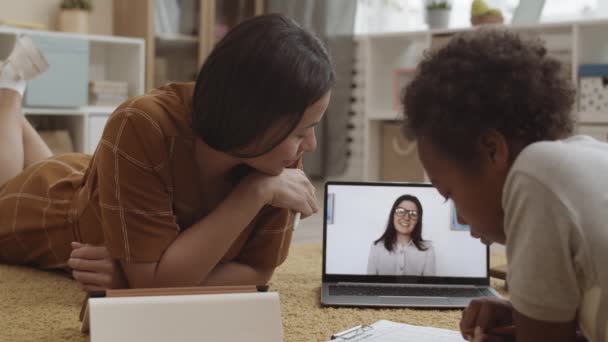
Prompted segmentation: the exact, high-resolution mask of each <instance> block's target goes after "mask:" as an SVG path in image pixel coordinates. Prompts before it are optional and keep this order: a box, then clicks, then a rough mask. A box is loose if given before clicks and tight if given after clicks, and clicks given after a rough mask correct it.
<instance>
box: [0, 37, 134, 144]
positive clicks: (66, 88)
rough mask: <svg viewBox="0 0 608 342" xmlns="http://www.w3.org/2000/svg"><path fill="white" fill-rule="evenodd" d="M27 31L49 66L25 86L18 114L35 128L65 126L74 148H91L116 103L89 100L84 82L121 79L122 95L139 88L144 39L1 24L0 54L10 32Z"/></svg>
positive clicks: (10, 41)
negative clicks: (21, 27) (122, 85)
mask: <svg viewBox="0 0 608 342" xmlns="http://www.w3.org/2000/svg"><path fill="white" fill-rule="evenodd" d="M20 34H27V35H29V36H30V37H32V40H33V41H34V42H35V43H36V45H37V46H39V47H40V49H41V50H42V51H43V52H44V54H45V56H46V57H47V59H48V61H49V64H50V67H49V70H48V71H47V72H46V73H45V74H43V75H41V76H40V77H39V78H36V79H34V80H32V81H31V82H30V83H29V85H28V88H27V90H26V93H25V96H24V102H23V113H24V115H26V118H27V119H28V120H29V121H30V122H31V123H32V125H33V126H34V128H36V129H37V130H38V131H46V130H49V131H64V132H67V133H68V136H69V140H70V141H71V144H72V146H73V150H74V151H75V152H81V153H93V152H94V151H95V148H96V146H97V143H98V142H99V139H100V137H101V132H103V128H104V126H105V123H106V121H107V119H108V117H109V116H110V114H111V113H112V112H113V111H114V109H115V108H116V105H117V104H115V105H104V106H98V105H91V103H90V102H89V96H88V84H89V82H92V81H112V82H120V83H122V84H126V86H127V94H126V95H127V96H136V95H140V94H143V93H144V76H145V74H144V70H145V69H144V53H145V52H144V48H145V45H144V40H143V39H138V38H121V37H113V36H101V35H81V34H71V33H59V32H46V31H34V30H22V29H14V28H9V27H0V55H2V56H6V55H8V54H9V53H10V51H11V49H12V46H13V42H14V40H15V37H16V36H17V35H20Z"/></svg>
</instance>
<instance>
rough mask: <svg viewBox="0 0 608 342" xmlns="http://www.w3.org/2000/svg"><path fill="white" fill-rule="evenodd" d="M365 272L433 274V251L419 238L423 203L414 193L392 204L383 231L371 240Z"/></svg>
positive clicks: (374, 273) (431, 247)
mask: <svg viewBox="0 0 608 342" xmlns="http://www.w3.org/2000/svg"><path fill="white" fill-rule="evenodd" d="M367 274H370V275H415V276H433V275H435V250H434V249H433V245H432V244H431V243H430V242H429V241H424V240H423V239H422V204H421V203H420V200H418V198H417V197H416V196H412V195H403V196H400V197H399V198H397V200H395V202H394V203H393V207H392V208H391V211H390V212H389V216H388V222H387V224H386V229H385V230H384V234H382V236H381V237H380V238H379V239H378V240H376V241H374V243H372V246H371V249H370V252H369V260H368V264H367Z"/></svg>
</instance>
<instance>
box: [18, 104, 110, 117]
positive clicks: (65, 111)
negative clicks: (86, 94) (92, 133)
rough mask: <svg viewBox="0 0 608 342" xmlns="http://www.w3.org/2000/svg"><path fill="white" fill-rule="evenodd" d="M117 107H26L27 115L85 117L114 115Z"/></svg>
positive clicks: (24, 110)
mask: <svg viewBox="0 0 608 342" xmlns="http://www.w3.org/2000/svg"><path fill="white" fill-rule="evenodd" d="M115 108H116V106H85V107H77V108H33V107H24V108H23V110H22V111H23V113H25V115H57V116H85V115H87V114H112V112H113V111H114V109H115Z"/></svg>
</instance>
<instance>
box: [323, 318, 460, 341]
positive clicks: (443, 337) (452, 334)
mask: <svg viewBox="0 0 608 342" xmlns="http://www.w3.org/2000/svg"><path fill="white" fill-rule="evenodd" d="M331 341H332V342H341V341H349V342H357V341H360V342H364V341H365V342H368V341H372V342H373V341H378V342H379V341H382V342H408V341H412V342H462V341H465V340H464V339H463V338H462V335H461V334H460V333H459V332H458V331H453V330H446V329H438V328H431V327H420V326H415V325H409V324H404V323H397V322H392V321H386V320H380V321H377V322H376V323H373V324H371V325H362V326H357V327H354V328H351V329H348V330H346V331H343V332H341V333H337V334H334V335H333V336H332V337H331Z"/></svg>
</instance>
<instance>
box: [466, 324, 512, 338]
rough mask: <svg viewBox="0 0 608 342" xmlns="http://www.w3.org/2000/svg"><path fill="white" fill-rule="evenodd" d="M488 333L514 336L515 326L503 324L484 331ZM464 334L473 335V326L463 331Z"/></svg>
mask: <svg viewBox="0 0 608 342" xmlns="http://www.w3.org/2000/svg"><path fill="white" fill-rule="evenodd" d="M485 333H486V334H488V335H501V336H515V326H514V325H505V326H501V327H494V328H491V329H490V330H488V331H486V332H485ZM464 334H465V335H471V336H473V335H475V328H472V329H468V330H465V331H464Z"/></svg>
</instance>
